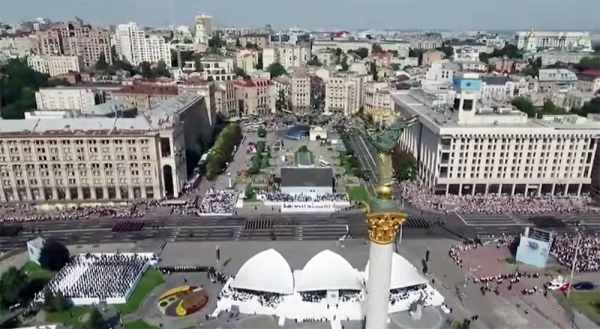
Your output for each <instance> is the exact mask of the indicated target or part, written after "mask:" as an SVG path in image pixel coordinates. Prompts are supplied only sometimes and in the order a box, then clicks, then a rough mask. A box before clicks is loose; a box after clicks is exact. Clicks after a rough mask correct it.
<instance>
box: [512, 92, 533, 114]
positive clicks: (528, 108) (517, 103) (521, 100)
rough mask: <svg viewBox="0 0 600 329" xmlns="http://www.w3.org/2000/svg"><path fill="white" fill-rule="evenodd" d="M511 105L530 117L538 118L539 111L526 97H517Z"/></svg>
mask: <svg viewBox="0 0 600 329" xmlns="http://www.w3.org/2000/svg"><path fill="white" fill-rule="evenodd" d="M511 104H512V105H513V106H514V107H516V108H517V109H519V111H521V112H523V113H526V114H527V116H528V117H530V118H535V117H536V114H537V111H536V110H535V107H534V106H533V103H532V102H531V101H530V100H529V99H527V98H525V97H516V98H515V99H513V100H512V102H511Z"/></svg>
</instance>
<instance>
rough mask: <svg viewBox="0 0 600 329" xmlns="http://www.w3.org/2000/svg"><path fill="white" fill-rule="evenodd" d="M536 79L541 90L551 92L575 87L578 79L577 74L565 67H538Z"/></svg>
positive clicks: (564, 90)
mask: <svg viewBox="0 0 600 329" xmlns="http://www.w3.org/2000/svg"><path fill="white" fill-rule="evenodd" d="M538 81H539V90H540V91H541V92H544V93H547V94H553V93H556V92H559V91H562V92H566V91H569V90H572V89H575V87H576V85H577V81H578V80H577V75H576V74H575V73H574V72H573V71H570V70H567V69H540V71H539V77H538Z"/></svg>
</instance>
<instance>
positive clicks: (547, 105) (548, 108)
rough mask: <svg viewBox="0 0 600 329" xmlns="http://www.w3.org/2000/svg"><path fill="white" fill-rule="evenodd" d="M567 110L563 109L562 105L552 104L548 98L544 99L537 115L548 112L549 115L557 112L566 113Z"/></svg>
mask: <svg viewBox="0 0 600 329" xmlns="http://www.w3.org/2000/svg"><path fill="white" fill-rule="evenodd" d="M566 113H567V110H565V109H564V108H562V107H558V106H556V105H554V103H553V102H552V101H550V100H548V101H545V102H544V105H543V106H542V109H541V110H540V111H539V112H538V114H539V115H543V114H550V115H557V114H566Z"/></svg>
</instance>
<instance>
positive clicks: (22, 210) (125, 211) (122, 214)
mask: <svg viewBox="0 0 600 329" xmlns="http://www.w3.org/2000/svg"><path fill="white" fill-rule="evenodd" d="M157 205H158V203H155V202H154V201H152V200H150V201H143V202H136V203H133V204H129V205H111V206H95V207H73V208H64V209H63V208H58V207H57V208H56V209H54V210H41V209H39V208H38V207H35V206H33V205H28V204H21V205H13V204H11V205H3V208H2V209H1V210H0V223H25V222H44V221H64V220H85V219H90V218H98V217H103V218H117V219H123V218H141V217H143V216H144V215H146V213H147V212H148V211H149V209H151V208H153V207H156V206H157Z"/></svg>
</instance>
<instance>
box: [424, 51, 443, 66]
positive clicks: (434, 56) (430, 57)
mask: <svg viewBox="0 0 600 329" xmlns="http://www.w3.org/2000/svg"><path fill="white" fill-rule="evenodd" d="M442 59H444V53H443V52H441V51H439V50H430V51H426V52H425V53H423V60H422V61H421V65H423V66H429V65H431V63H434V62H439V61H441V60H442Z"/></svg>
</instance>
